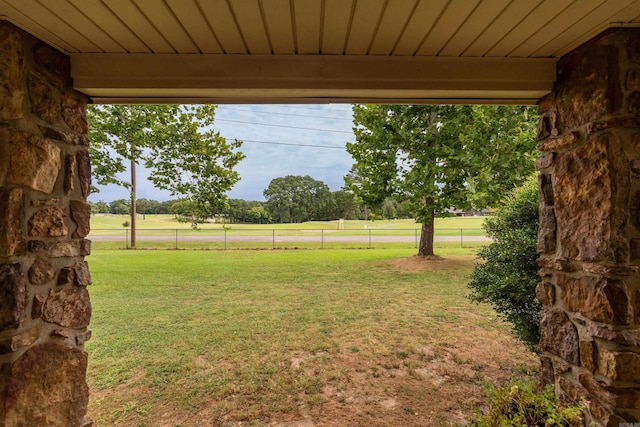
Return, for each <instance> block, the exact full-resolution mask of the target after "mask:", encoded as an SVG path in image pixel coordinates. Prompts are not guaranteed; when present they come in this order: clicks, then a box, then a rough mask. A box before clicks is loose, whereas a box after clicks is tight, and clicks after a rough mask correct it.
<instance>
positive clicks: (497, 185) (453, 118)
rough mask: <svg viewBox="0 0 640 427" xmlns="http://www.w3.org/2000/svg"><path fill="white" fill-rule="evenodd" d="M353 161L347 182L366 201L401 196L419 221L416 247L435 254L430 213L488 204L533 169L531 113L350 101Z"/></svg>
mask: <svg viewBox="0 0 640 427" xmlns="http://www.w3.org/2000/svg"><path fill="white" fill-rule="evenodd" d="M353 120H354V133H355V136H356V141H355V142H353V143H347V151H348V152H349V153H350V154H351V155H352V156H353V158H354V160H355V164H354V165H353V167H352V170H351V172H350V174H349V175H348V176H347V177H345V180H346V182H347V185H348V186H349V188H351V189H352V190H353V191H354V193H355V194H356V196H357V197H358V198H359V199H360V200H361V201H362V202H364V203H365V204H366V205H368V206H369V207H371V208H373V209H376V208H379V207H380V206H381V205H382V204H383V202H384V201H385V199H386V198H388V197H391V198H393V199H395V200H396V201H397V202H399V203H400V202H406V204H407V205H408V206H409V209H410V211H411V213H412V214H413V216H414V218H415V219H416V221H418V222H420V223H422V233H421V238H420V245H419V249H418V255H421V256H432V255H434V251H433V236H434V218H435V217H436V216H437V215H439V214H444V213H445V212H446V209H447V208H450V207H454V206H458V207H460V206H464V207H466V206H468V205H469V204H470V203H471V204H473V205H474V207H476V208H485V207H488V206H491V205H493V204H495V203H496V202H497V201H498V200H499V198H500V197H501V196H502V195H503V194H506V193H507V192H508V191H510V190H511V189H512V188H514V187H516V186H518V185H520V184H522V182H523V181H524V180H525V179H526V178H527V176H529V175H530V174H531V172H532V171H533V169H534V160H535V136H534V135H535V134H534V129H535V123H537V120H536V118H535V113H534V111H533V110H532V109H530V108H527V107H506V106H498V107H495V106H458V105H355V106H354V107H353Z"/></svg>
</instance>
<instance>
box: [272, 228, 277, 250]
mask: <svg viewBox="0 0 640 427" xmlns="http://www.w3.org/2000/svg"><path fill="white" fill-rule="evenodd" d="M275 248H276V229H275V228H272V229H271V249H275Z"/></svg>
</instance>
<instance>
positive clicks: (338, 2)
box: [320, 0, 355, 55]
mask: <svg viewBox="0 0 640 427" xmlns="http://www.w3.org/2000/svg"><path fill="white" fill-rule="evenodd" d="M354 5H355V0H325V2H324V21H323V23H322V45H321V46H320V50H321V53H323V54H329V55H342V54H343V53H344V52H345V48H346V46H347V38H348V37H349V32H350V29H351V19H352V14H353V9H354Z"/></svg>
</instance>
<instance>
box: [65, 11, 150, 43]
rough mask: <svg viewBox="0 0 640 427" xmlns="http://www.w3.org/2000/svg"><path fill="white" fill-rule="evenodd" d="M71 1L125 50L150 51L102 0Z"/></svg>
mask: <svg viewBox="0 0 640 427" xmlns="http://www.w3.org/2000/svg"><path fill="white" fill-rule="evenodd" d="M69 1H70V2H71V3H72V4H73V5H74V6H75V7H76V8H78V9H79V10H81V11H82V13H83V15H84V16H86V17H87V19H88V20H90V21H91V22H93V23H94V24H95V25H96V26H98V27H99V28H101V29H102V30H103V31H105V32H107V33H108V34H109V36H110V37H111V38H112V39H114V40H115V41H116V43H118V45H120V46H122V48H124V50H125V51H127V52H130V53H149V48H148V47H147V46H146V45H145V44H144V43H143V42H142V40H140V38H139V37H138V36H137V35H136V34H134V32H133V31H131V29H130V28H129V27H127V26H126V25H125V23H124V22H122V20H121V19H120V18H119V17H118V16H117V15H116V14H115V13H114V12H113V11H112V10H111V9H109V8H108V7H107V6H106V5H105V4H104V3H103V2H102V1H101V0H69ZM52 30H53V29H52ZM107 52H111V51H107ZM116 53H117V52H116Z"/></svg>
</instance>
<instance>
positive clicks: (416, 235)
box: [413, 228, 418, 248]
mask: <svg viewBox="0 0 640 427" xmlns="http://www.w3.org/2000/svg"><path fill="white" fill-rule="evenodd" d="M413 234H414V235H415V240H416V246H415V247H416V248H417V247H418V229H417V228H414V229H413Z"/></svg>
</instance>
